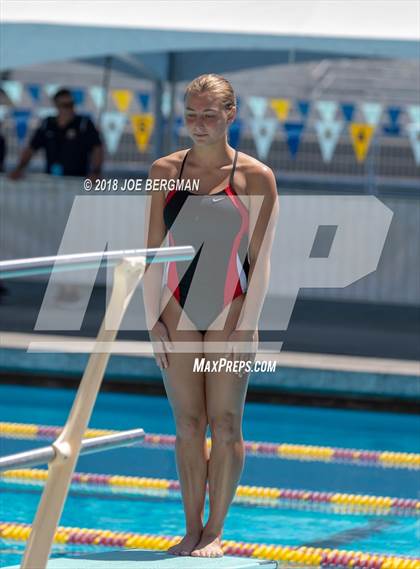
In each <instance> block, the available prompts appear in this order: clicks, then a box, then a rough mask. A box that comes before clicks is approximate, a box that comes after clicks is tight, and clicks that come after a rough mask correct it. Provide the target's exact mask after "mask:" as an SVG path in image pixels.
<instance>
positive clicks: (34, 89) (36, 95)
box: [26, 83, 41, 103]
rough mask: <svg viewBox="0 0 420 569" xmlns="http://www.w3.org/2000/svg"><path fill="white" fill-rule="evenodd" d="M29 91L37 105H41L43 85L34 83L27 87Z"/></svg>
mask: <svg viewBox="0 0 420 569" xmlns="http://www.w3.org/2000/svg"><path fill="white" fill-rule="evenodd" d="M26 87H27V89H28V93H29V94H30V96H31V98H32V100H33V101H35V103H39V101H40V100H41V85H37V84H35V83H32V84H30V85H27V86H26Z"/></svg>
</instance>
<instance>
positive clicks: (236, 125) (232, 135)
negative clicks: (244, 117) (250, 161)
mask: <svg viewBox="0 0 420 569" xmlns="http://www.w3.org/2000/svg"><path fill="white" fill-rule="evenodd" d="M241 130H242V121H241V119H239V118H238V119H236V120H235V121H234V122H233V123H232V124H231V125H230V128H229V144H230V145H231V146H232V147H233V148H238V144H239V140H240V138H241Z"/></svg>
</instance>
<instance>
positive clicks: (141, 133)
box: [130, 113, 155, 152]
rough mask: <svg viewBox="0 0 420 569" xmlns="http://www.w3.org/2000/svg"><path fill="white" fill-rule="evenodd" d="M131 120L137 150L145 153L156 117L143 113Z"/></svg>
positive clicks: (132, 116) (133, 116) (132, 117)
mask: <svg viewBox="0 0 420 569" xmlns="http://www.w3.org/2000/svg"><path fill="white" fill-rule="evenodd" d="M130 118H131V126H132V127H133V133H134V138H135V139H136V144H137V148H138V149H139V150H140V152H144V151H145V150H146V148H147V146H148V144H149V139H150V136H151V134H152V132H153V127H154V124H155V117H154V115H152V114H150V113H143V114H139V115H131V117H130Z"/></svg>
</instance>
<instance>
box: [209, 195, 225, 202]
mask: <svg viewBox="0 0 420 569" xmlns="http://www.w3.org/2000/svg"><path fill="white" fill-rule="evenodd" d="M224 199H226V198H225V196H222V197H221V198H212V200H211V201H212V202H219V201H220V200H224Z"/></svg>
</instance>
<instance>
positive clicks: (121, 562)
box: [3, 549, 299, 569]
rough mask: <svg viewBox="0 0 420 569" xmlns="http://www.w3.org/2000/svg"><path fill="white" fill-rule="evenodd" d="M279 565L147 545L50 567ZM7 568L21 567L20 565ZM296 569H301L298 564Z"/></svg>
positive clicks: (270, 568) (226, 568) (241, 568)
mask: <svg viewBox="0 0 420 569" xmlns="http://www.w3.org/2000/svg"><path fill="white" fill-rule="evenodd" d="M259 567H262V568H263V569H276V568H277V567H278V565H277V562H276V561H267V560H264V559H249V558H247V557H233V556H231V555H225V556H224V557H213V558H211V557H209V558H203V557H201V558H198V557H192V556H186V555H185V556H179V555H171V554H169V553H166V552H165V551H149V550H147V549H133V550H129V551H126V550H116V551H106V552H104V553H94V554H85V555H77V556H72V557H58V558H55V559H49V560H48V565H47V569H184V568H185V569H216V568H217V569H257V568H259ZM3 569H19V565H13V566H11V567H4V568H3ZM296 569H299V568H298V566H297V565H296Z"/></svg>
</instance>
